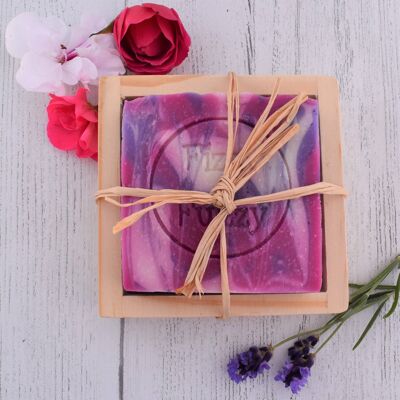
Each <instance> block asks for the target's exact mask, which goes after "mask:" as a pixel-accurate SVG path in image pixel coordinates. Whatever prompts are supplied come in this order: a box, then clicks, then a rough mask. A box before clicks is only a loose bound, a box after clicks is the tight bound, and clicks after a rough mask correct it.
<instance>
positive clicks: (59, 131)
mask: <svg viewBox="0 0 400 400" xmlns="http://www.w3.org/2000/svg"><path fill="white" fill-rule="evenodd" d="M80 135H81V130H79V129H77V130H75V131H66V130H65V129H63V128H62V127H60V126H58V125H53V124H48V125H47V137H48V138H49V140H50V143H51V144H52V145H53V146H54V147H57V149H60V150H74V149H76V147H77V144H78V140H79V137H80Z"/></svg>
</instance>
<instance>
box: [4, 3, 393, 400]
mask: <svg viewBox="0 0 400 400" xmlns="http://www.w3.org/2000/svg"><path fill="white" fill-rule="evenodd" d="M161 2H162V3H165V4H167V5H170V6H173V7H175V8H176V10H177V11H178V12H179V14H180V15H181V17H182V20H183V22H184V24H185V25H186V27H187V29H188V31H189V32H190V34H191V37H192V40H193V44H192V48H191V52H190V55H189V58H188V59H187V60H186V61H185V62H184V64H183V65H182V66H181V67H179V68H178V69H176V70H175V71H174V73H225V72H227V71H228V70H235V71H236V72H238V73H251V74H253V73H263V74H265V73H274V74H283V73H288V74H292V73H296V74H328V75H334V76H336V77H337V78H338V79H339V82H340V87H341V101H342V106H341V108H342V121H343V134H344V157H345V168H346V169H345V178H346V185H347V188H348V189H349V191H350V193H351V196H350V197H349V199H348V202H347V227H348V248H349V267H350V277H351V279H352V280H353V281H361V282H362V281H364V280H366V279H368V278H370V277H371V276H372V275H373V274H374V273H376V271H377V270H378V267H381V266H383V264H384V263H385V262H386V261H387V260H388V259H389V258H390V257H392V256H394V255H395V254H396V252H398V251H399V250H400V246H399V240H398V238H399V234H400V214H399V213H398V209H397V208H398V204H400V203H399V202H400V157H399V148H400V147H399V146H400V132H399V128H400V116H399V115H400V114H399V112H400V71H399V62H400V59H399V58H400V55H399V46H400V24H399V20H400V3H399V1H397V0H380V1H378V0H362V1H361V0H348V1H335V0H324V1H323V0H315V1H311V0H304V1H300V0H299V1H294V0H293V1H292V0H279V1H278V0H276V1H269V0H268V1H262V0H258V1H256V0H249V1H241V0H237V1H228V0H224V1H217V0H197V1H196V0H191V1H189V0H186V1H185V0H169V1H167V0H166V1H165V2H164V1H161ZM131 4H133V3H131V2H129V5H131ZM125 5H126V4H125V2H124V0H113V1H112V2H111V1H107V0H63V1H61V0H1V1H0V17H1V44H0V76H1V78H0V96H1V136H0V152H1V156H0V184H1V186H0V189H1V190H0V307H1V326H0V334H1V336H0V339H1V341H0V346H1V347H0V350H1V354H0V398H1V399H2V400H3V399H4V400H5V399H7V400H17V399H24V400H26V399H29V400H30V399H35V400H36V399H39V400H41V399H44V400H50V399H57V400H58V399H71V400H78V399H84V400H90V399H96V400H103V399H104V400H105V399H106V400H114V399H116V400H117V399H118V400H120V399H124V400H125V399H134V400H147V399H165V400H166V399H174V400H175V399H177V400H179V399H185V400H186V399H193V400H200V399H210V400H213V399H259V400H261V399H271V400H272V399H289V398H292V397H291V395H290V393H289V391H287V390H286V389H284V387H283V385H282V384H280V383H279V384H278V383H276V382H274V381H273V379H272V376H270V377H269V378H267V375H264V376H262V377H259V378H257V379H255V380H252V381H248V382H246V383H243V384H241V385H235V384H234V383H232V382H230V381H229V380H228V378H227V375H226V373H225V365H226V362H227V360H228V359H229V357H230V356H232V355H233V354H234V353H235V352H237V351H241V350H244V349H246V348H247V347H248V346H249V345H251V344H263V343H266V342H269V341H272V342H276V341H278V340H280V339H282V338H283V337H284V336H287V335H289V334H292V333H295V332H297V331H298V330H299V329H302V328H304V327H314V326H317V325H318V324H320V323H322V322H323V321H324V320H326V317H323V316H321V317H318V316H314V317H307V316H304V317H301V316H298V317H282V318H279V317H275V318H236V319H231V320H229V321H221V320H214V319H203V320H196V319H188V320H179V319H165V320H133V319H131V320H125V321H124V320H121V321H120V320H117V319H115V320H112V319H100V318H99V317H98V314H97V261H96V260H97V235H96V231H97V229H96V224H97V221H96V207H95V204H94V201H93V197H92V196H93V193H94V192H95V190H96V179H97V170H96V168H97V166H96V163H95V162H93V161H91V160H79V159H77V158H75V156H74V155H73V154H66V153H63V152H60V151H57V150H55V149H53V148H52V147H51V146H50V145H49V143H48V141H47V138H46V134H45V125H46V113H45V106H46V102H47V98H46V96H45V95H40V94H33V93H26V92H25V91H23V90H22V89H21V88H20V87H18V86H17V84H16V82H15V81H14V75H15V72H16V70H17V65H18V63H17V62H16V61H15V60H13V59H11V58H10V57H9V56H8V54H7V53H6V51H5V49H4V29H5V25H6V22H7V21H8V20H10V19H11V18H12V17H13V16H15V15H16V14H18V13H20V12H22V11H26V10H29V11H35V12H37V13H39V14H41V15H51V14H53V15H57V16H59V17H61V18H63V19H64V20H65V21H66V22H68V23H75V22H76V21H77V20H78V18H79V16H80V14H81V13H82V12H83V11H88V10H90V9H91V7H93V8H94V9H96V10H100V11H104V12H105V13H106V15H107V16H109V17H110V19H111V18H112V17H114V15H116V14H117V12H118V11H119V10H121V9H122V8H123V7H124V6H125ZM393 279H394V278H393ZM369 315H370V314H368V313H364V314H362V315H360V316H359V317H357V318H356V319H354V320H353V321H350V322H348V323H347V324H346V325H345V326H344V327H343V328H342V331H341V332H340V333H339V335H338V336H337V338H335V339H334V340H333V341H332V343H331V344H330V345H329V346H328V347H326V349H324V351H323V352H321V353H320V354H319V355H318V359H317V362H316V365H315V367H314V368H313V371H312V373H313V376H312V379H311V381H310V384H309V385H308V387H307V388H306V389H305V390H304V391H303V393H302V394H301V395H299V396H297V398H299V399H318V400H320V399H332V400H333V399H334V400H342V399H343V400H345V399H346V400H347V399H363V400H364V399H368V400H370V399H379V400H384V399H387V400H393V399H400V389H399V388H398V381H399V378H400V372H399V371H400V365H399V363H400V361H399V360H400V334H399V331H400V318H399V317H400V314H399V312H397V314H396V315H394V316H393V317H392V318H391V319H390V320H388V321H386V322H385V323H381V322H380V323H378V324H377V326H376V327H375V328H374V329H373V331H372V332H371V333H370V334H369V336H368V337H367V339H366V340H365V342H364V343H363V344H362V346H361V347H360V348H359V349H358V350H357V351H356V352H354V353H353V352H352V351H351V347H352V344H353V343H354V341H355V339H356V338H357V337H358V335H359V334H360V332H361V331H362V330H363V328H364V325H365V324H366V322H367V320H368V317H369ZM283 357H284V353H283V350H282V351H281V352H278V353H277V354H276V356H275V363H274V367H273V370H272V374H271V375H273V373H274V372H275V371H276V369H277V368H278V366H279V365H280V363H281V362H282V360H283ZM396 381H397V382H396Z"/></svg>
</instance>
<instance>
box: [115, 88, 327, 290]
mask: <svg viewBox="0 0 400 400" xmlns="http://www.w3.org/2000/svg"><path fill="white" fill-rule="evenodd" d="M288 99H289V97H288V96H283V95H282V96H278V98H277V100H276V102H275V105H274V108H273V110H274V109H276V108H278V107H280V106H281V105H282V104H284V103H285V102H287V101H288ZM267 102H268V98H266V97H262V96H257V95H252V94H242V95H241V97H240V126H239V132H238V139H237V143H236V145H237V149H239V148H240V147H242V146H243V144H244V142H245V140H246V138H247V137H248V135H249V133H250V131H251V129H252V127H253V126H254V124H255V123H256V121H257V119H258V117H259V116H260V114H261V113H262V111H263V110H264V108H265V106H266V104H267ZM296 120H297V123H299V124H300V127H301V129H300V132H299V133H298V134H297V135H296V136H295V137H294V138H293V139H292V140H291V141H290V142H289V143H288V144H287V145H286V146H285V147H283V148H282V149H281V151H280V152H279V153H277V154H276V155H275V156H274V157H273V158H272V159H271V160H270V162H269V163H268V164H267V165H265V166H264V167H263V168H262V170H260V171H259V172H258V173H257V174H256V175H255V176H254V177H253V178H252V179H251V180H250V181H249V182H248V183H247V184H246V185H245V186H244V187H243V188H242V189H241V190H240V191H239V192H238V193H237V195H236V198H241V197H249V196H257V195H261V194H269V193H273V192H277V191H281V190H285V189H288V188H290V187H297V186H303V185H308V184H312V183H316V182H319V181H320V145H319V128H318V104H317V101H316V100H308V101H307V102H306V103H304V104H303V105H302V106H301V108H300V110H299V113H298V115H297V117H296ZM226 136H227V123H226V96H225V95H224V94H217V93H214V94H206V95H198V94H193V93H185V94H174V95H163V96H148V97H143V98H137V99H134V100H131V101H125V103H124V107H123V119H122V144H121V180H122V185H123V186H130V187H141V188H155V189H162V188H169V189H189V190H192V189H193V190H201V191H206V192H208V191H210V189H212V187H213V186H214V185H215V183H216V182H217V180H218V178H219V177H220V176H221V174H222V171H223V167H224V160H225V149H226ZM237 149H236V150H237ZM127 200H131V199H125V201H127ZM135 209H136V210H137V209H138V208H137V207H136V208H135ZM131 212H132V209H124V210H123V211H122V215H123V216H126V215H128V214H130V213H131ZM217 212H218V210H217V209H216V208H214V207H213V206H199V205H191V204H184V205H166V206H163V207H161V208H159V209H157V210H156V211H154V212H150V213H148V214H146V215H145V216H144V217H143V218H142V219H141V220H139V222H137V223H136V224H135V225H133V226H131V227H129V228H128V229H126V230H125V231H123V233H122V270H123V271H122V272H123V286H124V288H125V290H126V291H130V292H174V291H175V289H176V288H178V287H180V286H182V285H183V282H184V280H185V277H186V274H187V271H188V269H189V266H190V263H191V260H192V257H193V254H194V251H195V249H196V246H197V243H198V242H199V240H200V238H201V236H202V234H203V232H204V230H205V229H206V227H207V225H208V224H209V222H210V221H211V219H212V218H213V216H215V215H216V214H217ZM321 212H322V211H321V200H320V196H319V195H313V196H309V197H304V198H301V199H297V200H292V201H280V202H275V203H269V204H263V205H254V206H249V207H239V208H237V209H236V210H235V212H234V213H233V214H232V215H230V216H229V217H228V219H227V221H226V225H227V241H228V271H229V283H230V290H231V292H233V293H292V292H314V291H319V290H320V288H321V281H322V241H323V233H322V227H321V224H322V215H321ZM219 268H220V265H219V245H218V244H217V245H216V246H215V248H214V251H213V253H212V257H211V259H210V262H209V265H208V268H207V271H206V274H205V277H204V279H203V286H204V288H205V291H206V292H208V293H211V292H220V271H219Z"/></svg>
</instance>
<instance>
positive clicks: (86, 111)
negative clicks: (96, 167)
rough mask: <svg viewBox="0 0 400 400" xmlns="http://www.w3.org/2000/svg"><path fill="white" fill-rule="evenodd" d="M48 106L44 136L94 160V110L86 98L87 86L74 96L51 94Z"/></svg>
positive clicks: (62, 146) (95, 141)
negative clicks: (47, 120)
mask: <svg viewBox="0 0 400 400" xmlns="http://www.w3.org/2000/svg"><path fill="white" fill-rule="evenodd" d="M50 97H51V100H50V102H49V105H48V106H47V114H48V117H49V122H48V124H47V136H48V137H49V140H50V142H51V144H52V145H53V146H55V147H57V148H58V149H61V150H75V151H76V155H77V156H78V157H92V158H93V159H95V160H97V111H96V110H95V109H94V108H93V107H92V106H91V105H90V104H89V103H88V102H87V100H86V89H83V88H79V89H78V91H77V92H76V95H75V96H63V97H59V96H54V95H50Z"/></svg>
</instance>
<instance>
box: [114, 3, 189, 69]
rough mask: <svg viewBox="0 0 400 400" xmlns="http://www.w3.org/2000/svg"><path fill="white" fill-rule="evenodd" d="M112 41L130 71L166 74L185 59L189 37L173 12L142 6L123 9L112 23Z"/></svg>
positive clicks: (159, 7) (169, 9) (157, 6)
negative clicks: (113, 40)
mask: <svg viewBox="0 0 400 400" xmlns="http://www.w3.org/2000/svg"><path fill="white" fill-rule="evenodd" d="M113 31H114V38H115V42H116V44H117V48H118V50H119V52H120V55H121V57H122V58H123V60H124V61H125V63H126V66H127V68H128V69H129V70H131V71H133V72H135V73H137V74H166V73H168V72H170V71H171V70H172V69H173V68H174V67H176V66H177V65H179V64H181V63H182V61H183V60H184V59H185V58H186V57H187V55H188V52H189V46H190V37H189V35H188V33H187V32H186V30H185V28H184V27H183V25H182V22H181V20H180V18H179V16H178V14H177V13H176V11H175V10H174V9H172V8H168V7H165V6H161V5H157V4H151V3H145V4H143V5H141V6H140V5H138V6H133V7H128V8H125V10H123V11H122V12H121V13H120V14H119V15H118V16H117V18H116V19H115V21H114V28H113Z"/></svg>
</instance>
